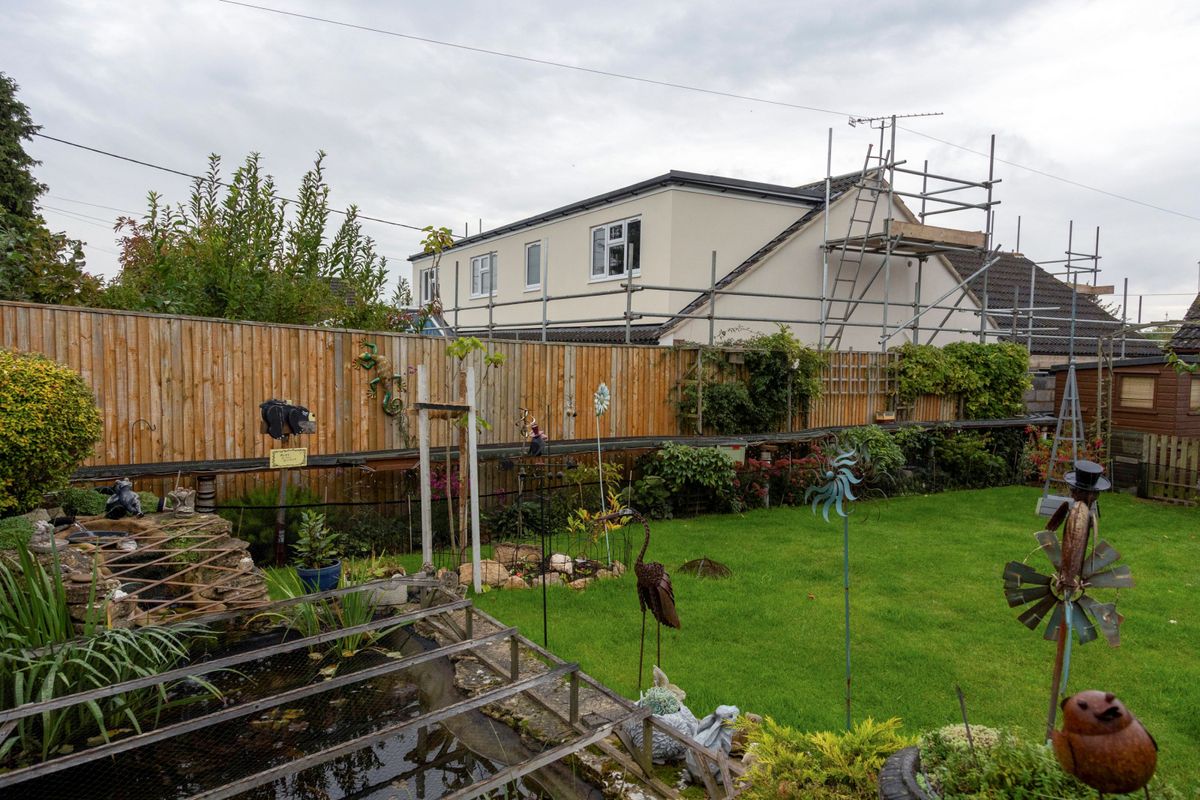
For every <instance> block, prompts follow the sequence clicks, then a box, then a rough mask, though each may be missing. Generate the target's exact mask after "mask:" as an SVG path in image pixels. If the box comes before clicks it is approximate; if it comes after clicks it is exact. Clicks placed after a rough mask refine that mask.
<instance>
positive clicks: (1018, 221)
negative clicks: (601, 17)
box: [1017, 214, 1021, 253]
mask: <svg viewBox="0 0 1200 800" xmlns="http://www.w3.org/2000/svg"><path fill="white" fill-rule="evenodd" d="M1017 252H1018V253H1020V252H1021V215H1020V214H1017Z"/></svg>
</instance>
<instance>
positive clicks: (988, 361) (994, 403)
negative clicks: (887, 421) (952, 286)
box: [895, 342, 1030, 419]
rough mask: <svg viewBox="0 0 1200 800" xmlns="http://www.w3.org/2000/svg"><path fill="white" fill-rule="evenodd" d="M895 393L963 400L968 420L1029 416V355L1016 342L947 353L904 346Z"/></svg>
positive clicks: (964, 345)
mask: <svg viewBox="0 0 1200 800" xmlns="http://www.w3.org/2000/svg"><path fill="white" fill-rule="evenodd" d="M896 352H897V353H898V354H899V356H900V358H899V360H898V362H897V364H896V367H895V376H896V387H897V389H896V393H897V395H898V396H899V397H900V399H902V400H913V399H915V398H917V397H919V396H921V395H926V394H931V395H959V396H960V397H961V398H962V401H963V409H964V412H965V414H966V417H967V419H1007V418H1009V417H1018V416H1022V415H1023V414H1024V413H1025V405H1024V399H1023V398H1024V396H1025V392H1026V390H1028V389H1029V386H1030V382H1029V374H1028V373H1029V353H1028V352H1026V350H1025V348H1024V347H1022V346H1021V345H1019V344H1015V343H1013V342H994V343H990V344H980V343H978V342H952V343H951V344H948V345H946V346H945V347H944V348H940V349H939V348H938V347H935V346H934V345H928V344H921V345H915V344H905V345H901V346H900V347H898V348H896Z"/></svg>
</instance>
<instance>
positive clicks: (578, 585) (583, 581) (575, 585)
mask: <svg viewBox="0 0 1200 800" xmlns="http://www.w3.org/2000/svg"><path fill="white" fill-rule="evenodd" d="M591 582H592V579H591V578H580V579H579V580H576V581H571V582H570V583H568V584H567V585H568V586H570V587H571V588H572V589H586V588H587V586H588V584H589V583H591Z"/></svg>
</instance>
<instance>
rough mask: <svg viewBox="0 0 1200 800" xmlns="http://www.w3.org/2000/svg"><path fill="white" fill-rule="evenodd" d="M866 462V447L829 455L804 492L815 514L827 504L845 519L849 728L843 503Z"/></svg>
mask: <svg viewBox="0 0 1200 800" xmlns="http://www.w3.org/2000/svg"><path fill="white" fill-rule="evenodd" d="M860 458H861V460H862V461H863V462H864V463H865V462H867V461H869V460H870V455H869V454H868V453H867V452H866V450H865V449H864V450H862V451H861V452H859V451H857V450H855V449H854V448H851V449H849V450H843V451H841V452H839V453H837V454H836V455H833V456H830V457H827V458H826V460H825V464H824V468H823V469H820V470H818V472H819V475H818V478H819V482H818V483H817V484H814V485H813V486H810V487H808V489H806V490H805V491H804V502H806V503H809V502H811V503H812V510H813V513H814V514H815V513H817V506H818V505H820V504H821V503H824V504H825V507H824V508H823V509H822V511H823V516H824V517H825V521H826V522H829V509H830V507H831V506H832V507H833V508H834V509H835V510H836V511H837V515H838V516H839V517H841V518H842V588H843V593H844V596H845V612H846V730H849V729H850V727H851V716H850V516H849V514H848V513H847V511H846V510H845V508H844V507H843V504H845V503H848V502H850V501H851V500H857V499H858V498H857V497H855V496H854V492H852V491H851V490H850V487H852V486H854V485H856V484H859V483H862V478H859V477H857V476H856V475H855V474H854V468H855V466H857V465H858V463H859V460H860Z"/></svg>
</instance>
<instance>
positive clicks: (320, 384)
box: [0, 302, 957, 485]
mask: <svg viewBox="0 0 1200 800" xmlns="http://www.w3.org/2000/svg"><path fill="white" fill-rule="evenodd" d="M366 343H371V344H373V345H375V348H376V352H377V354H378V355H377V357H378V358H379V359H380V363H379V366H378V367H377V368H376V369H373V370H367V369H364V368H363V367H362V366H361V365H360V363H359V361H358V357H359V355H360V354H361V353H363V352H364V351H365V350H366V347H365V344H366ZM448 344H449V342H448V341H447V340H445V339H442V338H437V337H426V336H409V335H401V334H393V333H379V332H374V333H366V332H362V331H348V330H339V329H331V328H314V327H303V326H297V325H267V324H263V323H255V322H229V321H224V320H211V319H199V318H192V317H171V316H165V315H158V314H144V313H138V312H125V311H110V310H104V309H80V308H64V307H56V306H44V305H36V304H29V303H11V302H0V347H10V348H15V349H17V350H23V351H35V352H40V353H44V354H46V355H48V356H50V357H52V358H54V359H55V360H58V361H60V362H62V363H65V364H67V365H69V366H70V367H71V368H73V369H75V370H77V371H79V373H80V374H81V375H82V376H83V379H84V381H85V382H86V383H88V384H89V385H90V386H91V387H92V389H93V390H94V392H95V395H96V400H97V403H98V404H99V405H100V408H101V412H102V416H103V419H104V433H103V436H102V438H101V441H100V442H99V443H98V444H97V446H96V451H95V453H94V455H93V456H92V458H91V459H89V460H88V462H86V463H87V464H88V465H95V466H99V465H113V466H116V465H132V464H139V463H157V462H165V461H180V462H197V461H211V460H219V459H238V458H253V457H259V458H261V457H265V456H266V455H267V452H268V450H269V449H270V446H271V443H270V441H269V440H268V438H267V437H266V436H264V435H263V434H262V433H261V432H260V431H259V411H258V405H259V403H261V402H263V401H264V400H267V399H268V398H273V397H275V398H281V399H287V400H290V401H293V402H296V403H301V404H303V405H306V406H308V407H309V408H310V409H311V410H312V411H313V413H314V414H315V415H316V417H317V432H316V433H315V434H313V435H311V436H305V437H303V442H302V444H303V445H304V446H306V447H308V448H309V452H310V453H312V454H314V455H317V454H334V453H352V452H367V451H375V450H392V449H401V448H406V447H414V446H415V444H416V443H415V430H416V425H415V419H414V418H412V417H411V416H407V415H406V416H401V417H399V418H393V417H389V416H387V415H386V414H385V413H384V412H383V408H382V401H383V394H384V391H386V388H380V389H379V390H378V391H376V392H375V396H373V397H372V396H371V394H370V389H371V387H370V382H371V381H372V380H373V379H374V378H376V377H380V378H383V379H384V380H381V381H380V386H383V387H386V383H385V381H386V379H388V378H390V376H391V375H392V374H396V375H399V376H401V378H402V380H404V381H405V382H406V383H407V381H408V380H409V378H410V377H411V376H412V375H413V374H414V373H415V372H416V367H417V365H418V364H422V363H423V364H426V365H428V367H429V370H430V386H431V389H432V394H433V397H434V399H435V400H436V399H449V398H451V397H453V395H454V391H455V387H453V386H452V385H451V384H450V380H451V377H452V375H453V373H454V371H455V370H454V365H453V364H452V359H451V358H450V357H449V356H448V354H447V346H448ZM486 346H487V350H488V352H490V353H500V354H503V355H504V356H505V357H506V363H505V365H504V366H503V367H501V368H499V369H493V370H489V371H488V374H487V375H486V377H485V378H484V380H483V381H482V384H481V386H482V388H481V390H480V400H481V402H480V414H481V416H482V417H484V418H485V419H487V420H488V421H489V422H490V423H491V425H492V429H491V430H489V431H485V432H484V433H483V434H482V435H481V437H480V442H481V443H484V444H486V443H502V442H513V441H515V440H516V439H517V433H516V428H515V423H516V421H517V420H518V419H519V416H520V414H519V409H520V408H522V407H525V408H528V409H529V410H530V413H531V414H532V415H533V416H535V417H536V418H537V419H538V421H539V422H540V423H541V424H542V426H543V428H544V429H545V430H547V432H548V434H549V435H550V437H551V438H552V439H553V440H559V441H561V440H564V439H592V438H594V437H595V436H596V429H597V425H598V424H599V425H600V426H601V427H602V430H601V434H602V435H603V436H608V437H612V436H621V437H625V436H673V435H677V434H680V433H691V432H692V430H689V428H694V424H693V422H691V421H689V422H688V424H687V425H682V424H681V422H680V417H679V414H678V404H679V398H680V396H681V394H680V387H681V383H682V381H684V380H685V379H687V377H688V376H689V374H690V375H693V376H694V372H695V365H696V351H695V349H694V348H687V347H682V348H670V347H646V346H630V345H611V346H610V345H586V344H541V343H536V342H509V341H503V342H500V341H496V342H487V343H486ZM828 355H829V358H828V363H827V365H826V367H825V368H824V374H823V383H824V387H825V388H824V391H823V393H822V394H821V396H820V398H818V399H816V400H814V401H813V402H812V403H811V404H810V406H809V407H808V408H807V409H805V408H803V407H802V404H801V403H799V402H797V403H796V404H795V405H794V408H793V414H792V419H791V421H790V426H789V429H790V430H803V429H804V428H806V427H827V426H838V425H863V424H868V423H870V422H874V421H875V419H876V415H877V414H879V413H880V412H884V411H888V410H889V409H890V408H891V407H892V405H891V404H892V399H891V393H892V377H891V375H892V371H891V369H890V367H891V365H892V363H893V360H894V358H895V356H894V355H891V354H883V353H863V352H835V353H830V354H828ZM476 363H478V359H476ZM743 373H744V367H742V366H741V365H735V369H734V370H733V371H732V372H731V373H730V376H732V377H736V376H737V375H740V374H743ZM732 377H731V378H730V379H732ZM601 381H604V382H606V383H607V384H608V386H609V389H610V390H611V392H612V404H611V406H610V408H609V410H608V413H607V414H606V415H605V416H604V417H603V418H601V419H600V420H597V418H596V415H595V413H594V411H593V409H592V394H593V392H594V391H595V389H596V387H597V386H598V385H599V383H600V382H601ZM405 400H406V405H408V404H410V403H411V401H412V400H413V398H411V397H406V398H405ZM918 408H919V410H918V412H917V414H918V416H917V417H916V418H917V419H921V420H927V421H937V420H944V419H953V418H955V417H956V416H957V415H956V413H955V412H956V411H957V408H956V404H955V403H954V401H953V399H949V400H947V399H941V398H933V399H931V400H929V401H928V402H925V403H924V404H923V405H922V404H918ZM451 427H452V426H450V425H449V424H448V423H446V422H443V421H438V422H435V424H434V425H433V426H432V428H433V429H432V445H433V446H434V447H442V446H444V445H446V444H447V443H449V444H451V445H453V444H454V443H455V442H456V441H457V439H456V437H457V432H456V431H454V430H451ZM330 472H331V473H332V472H333V471H330ZM327 480H328V481H334V480H335V479H334V478H332V477H331V478H329V479H327ZM347 480H349V479H347ZM230 481H231V483H237V484H238V485H241V483H243V482H244V481H242V480H241V479H238V478H233V477H231V478H230ZM343 482H344V481H343ZM351 482H352V481H351ZM327 485H332V484H327Z"/></svg>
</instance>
